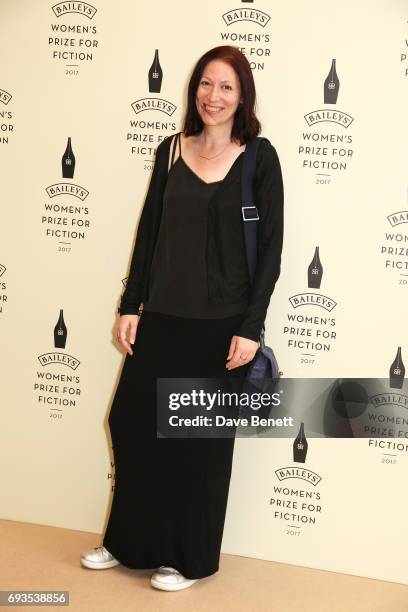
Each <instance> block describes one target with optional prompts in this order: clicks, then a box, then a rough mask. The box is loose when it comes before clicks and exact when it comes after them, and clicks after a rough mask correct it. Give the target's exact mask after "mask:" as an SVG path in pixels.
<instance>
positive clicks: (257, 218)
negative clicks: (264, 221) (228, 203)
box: [241, 206, 259, 221]
mask: <svg viewBox="0 0 408 612" xmlns="http://www.w3.org/2000/svg"><path fill="white" fill-rule="evenodd" d="M246 208H255V211H256V217H249V219H247V218H246V217H245V214H246V213H245V210H244V209H246ZM241 210H242V218H243V219H244V221H258V220H259V215H258V209H257V207H256V206H241Z"/></svg>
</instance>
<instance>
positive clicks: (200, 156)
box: [198, 145, 228, 159]
mask: <svg viewBox="0 0 408 612" xmlns="http://www.w3.org/2000/svg"><path fill="white" fill-rule="evenodd" d="M227 147H228V145H227V146H226V147H224V148H223V150H222V151H220V152H219V153H217V155H213V156H212V157H206V155H200V154H198V157H204V159H214V157H218V155H221V153H224V151H225V149H226V148H227Z"/></svg>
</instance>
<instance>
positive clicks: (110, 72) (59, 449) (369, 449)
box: [0, 0, 408, 584]
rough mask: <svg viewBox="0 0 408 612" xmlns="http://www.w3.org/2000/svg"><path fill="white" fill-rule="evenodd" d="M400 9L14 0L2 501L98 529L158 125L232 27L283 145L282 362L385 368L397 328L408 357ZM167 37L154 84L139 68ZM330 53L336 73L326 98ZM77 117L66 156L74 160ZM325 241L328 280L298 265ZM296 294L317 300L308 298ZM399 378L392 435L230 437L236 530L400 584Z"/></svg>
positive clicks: (276, 302)
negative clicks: (66, 169)
mask: <svg viewBox="0 0 408 612" xmlns="http://www.w3.org/2000/svg"><path fill="white" fill-rule="evenodd" d="M407 9H408V6H407V4H406V0H391V1H390V0H377V1H376V2H373V1H369V0H362V1H361V2H358V3H356V2H352V1H351V0H341V1H340V0H332V1H331V2H327V1H324V0H310V1H309V2H307V3H304V2H301V1H300V0H298V1H297V2H286V3H282V2H278V1H273V0H255V2H253V3H249V2H248V3H244V2H239V1H238V0H217V1H209V2H202V3H193V2H190V1H187V0H185V1H182V0H173V1H172V2H170V3H169V2H164V1H163V0H156V1H153V2H133V1H131V0H119V1H118V2H108V1H107V0H97V1H96V2H92V4H87V3H78V2H65V3H55V4H53V3H52V2H47V1H45V0H36V1H33V0H31V1H29V0H0V48H1V58H2V62H1V64H2V65H1V69H0V125H1V131H0V140H1V147H0V155H1V171H2V178H1V205H2V219H3V226H2V243H1V249H0V274H1V276H0V295H1V301H0V305H1V306H0V311H1V312H0V321H1V338H2V349H3V350H2V358H3V362H2V367H1V371H2V374H3V376H4V380H3V383H2V411H1V428H0V441H1V445H0V448H1V455H2V470H1V491H2V494H1V516H2V517H3V518H6V519H12V520H17V521H28V522H32V523H39V524H44V525H54V526H59V527H66V528H70V529H79V530H84V531H91V532H99V533H101V532H102V531H103V529H104V526H105V521H106V518H107V513H108V509H109V504H110V499H111V491H112V486H113V481H114V466H113V465H112V463H111V461H112V455H111V452H110V451H111V448H110V441H109V440H110V439H109V433H108V426H107V416H108V411H109V407H110V402H111V400H112V397H113V393H114V389H115V386H116V384H117V381H118V375H119V372H120V368H121V365H122V361H123V358H124V354H123V353H122V352H121V351H120V350H119V349H118V346H117V345H116V343H115V339H114V326H115V323H116V320H117V315H116V308H117V306H118V302H119V298H120V295H121V293H122V291H123V288H124V283H125V281H126V276H127V274H128V265H129V261H130V255H131V249H132V247H133V241H134V236H135V231H136V227H137V221H138V218H139V214H140V210H141V207H142V205H143V201H144V196H145V192H146V187H147V183H148V179H149V174H150V171H151V168H152V160H153V158H154V150H155V147H156V146H157V144H158V142H159V141H160V139H162V138H163V137H164V136H166V135H168V134H172V133H174V132H175V131H178V130H179V129H180V127H181V119H182V117H183V111H184V101H185V93H186V85H187V82H188V77H189V74H190V71H191V69H192V67H193V65H194V62H195V61H196V59H197V58H198V57H199V56H200V55H201V54H202V53H203V52H205V51H206V50H207V49H209V48H211V47H213V46H216V45H219V44H234V45H237V46H239V47H241V48H242V49H243V50H244V52H245V53H246V55H247V56H248V59H249V60H250V61H251V62H252V67H253V71H254V77H255V80H256V86H257V94H258V111H259V117H260V119H261V121H262V126H263V130H262V134H263V135H265V136H267V137H268V138H269V139H270V140H271V142H272V143H273V144H274V145H275V147H276V149H277V151H278V154H279V156H280V160H281V164H282V169H283V175H284V185H285V206H286V217H285V240H284V251H283V259H282V274H281V277H280V279H279V281H278V284H277V286H276V290H275V292H274V294H273V297H272V300H271V305H270V308H269V311H268V316H267V320H266V330H267V341H268V343H269V344H271V345H272V346H273V347H274V349H275V351H276V354H277V356H278V359H279V364H280V367H281V369H282V370H283V372H284V375H285V376H288V377H292V376H293V377H294V376H298V377H301V378H306V377H331V376H333V377H357V376H362V377H384V378H386V377H387V376H388V372H389V367H390V365H391V363H392V361H393V360H394V357H395V355H396V352H397V348H398V346H401V347H402V357H403V359H405V362H407V361H408V359H407V356H408V328H407V325H406V311H407V293H408V269H407V261H408V257H407V250H406V249H407V246H408V242H407V240H408V239H407V227H408V226H407V222H408V212H407V211H408V201H407V167H406V159H407V142H408V139H407V123H406V118H407V114H406V108H407V96H406V88H407V83H408V76H407V75H408V59H407V56H408V30H407V20H408V10H407ZM70 26H71V27H70ZM155 49H158V52H159V60H160V65H161V68H162V71H163V81H162V86H161V91H160V92H159V93H157V92H156V93H154V92H149V86H148V72H149V69H150V67H151V66H152V62H153V58H154V54H155ZM71 54H72V55H71ZM333 59H335V60H336V71H337V75H338V78H339V82H340V89H339V94H338V99H337V101H336V102H335V103H333V101H332V102H327V103H325V101H324V97H323V86H324V82H325V79H326V77H327V76H328V74H329V71H330V69H331V65H332V60H333ZM142 99H147V101H149V100H153V102H150V108H147V109H142V110H140V104H141V102H140V101H141V100H142ZM156 99H160V100H162V101H164V102H162V103H160V105H161V108H157V106H158V105H159V103H158V102H157V100H156ZM68 138H71V142H72V150H73V153H74V155H75V160H76V165H75V174H74V176H73V178H63V177H62V171H61V159H62V156H63V153H64V151H65V149H66V146H67V141H68ZM304 147H315V149H314V150H309V151H306V150H305V149H304ZM73 185H75V187H73ZM397 212H398V213H399V215H398V217H397V216H395V215H394V213H397ZM393 215H394V216H393ZM64 220H65V221H64ZM64 223H65V224H66V225H63V224H64ZM62 231H65V232H66V233H65V234H64V233H62ZM56 232H59V234H58V233H56ZM71 232H76V233H75V234H71ZM316 246H319V249H320V260H321V263H322V266H323V270H324V275H323V277H322V285H321V287H320V289H319V290H313V289H308V285H307V270H308V266H309V263H310V262H311V261H312V258H313V254H314V252H315V247H316ZM384 248H385V249H386V250H387V249H390V248H391V249H394V251H388V252H385V251H384ZM397 249H398V251H397ZM404 249H405V250H404ZM299 294H302V295H305V296H307V295H308V296H309V298H307V297H306V298H305V299H309V303H305V304H303V305H301V306H297V305H296V304H298V302H296V298H295V297H294V296H298V295H299ZM315 294H320V295H323V296H325V297H326V298H328V299H329V300H330V304H331V306H330V308H329V309H327V308H326V307H323V306H321V305H318V304H312V303H310V299H311V300H313V299H314V298H313V295H315ZM310 295H312V298H310ZM60 309H62V310H63V315H64V321H65V325H66V329H67V337H66V346H65V347H64V348H56V347H55V346H54V328H55V326H56V324H57V321H58V318H59V314H60ZM294 316H296V320H293V318H294ZM306 317H316V319H313V320H311V321H309V322H308V321H307V320H306ZM324 317H326V320H323V318H324ZM290 327H292V328H293V329H292V333H289V331H288V329H287V328H290ZM302 329H303V330H306V329H310V330H311V331H310V333H311V336H310V338H305V337H304V336H303V337H301V336H300V335H299V334H300V333H301V332H300V331H298V330H302ZM333 332H335V336H334V335H333ZM324 335H328V338H324ZM305 339H308V340H310V341H311V342H313V344H312V345H310V346H299V345H296V342H295V341H299V340H305ZM316 341H319V342H320V341H322V344H320V345H316V344H315V343H316ZM41 385H42V387H41ZM393 393H394V395H393V396H392V397H391V396H389V397H388V398H386V399H385V400H384V405H382V406H379V407H378V408H377V409H373V410H372V412H373V415H374V417H376V418H377V417H378V418H379V420H384V419H385V418H387V417H389V416H390V415H393V416H392V419H394V420H392V421H391V423H390V422H389V423H388V425H387V426H388V427H394V426H395V418H394V417H395V416H396V415H397V416H399V417H400V419H401V424H399V425H398V431H400V432H401V433H400V434H398V435H399V436H400V440H396V439H394V437H392V436H393V434H392V432H391V435H390V437H388V436H387V437H383V438H382V437H381V438H378V437H373V438H360V439H355V440H351V439H322V438H321V439H317V438H310V439H309V450H308V456H307V461H306V463H305V464H302V463H294V462H293V461H292V457H291V453H292V444H293V438H287V439H279V440H273V439H243V438H240V439H237V441H236V447H235V449H236V450H235V456H234V468H233V475H232V480H231V488H230V498H229V503H228V512H227V518H226V525H225V531H224V540H223V548H222V551H223V552H225V553H232V554H237V555H244V556H249V557H256V558H260V559H271V560H276V561H282V562H286V563H293V564H297V565H305V566H309V567H315V568H321V569H326V570H332V571H340V572H345V573H348V574H355V575H361V576H368V577H372V578H381V579H384V580H389V581H395V582H401V583H405V584H406V583H407V582H408V580H407V577H408V563H407V557H406V550H407V547H408V541H407V536H406V533H405V528H404V526H403V525H404V518H405V510H406V508H407V505H408V496H407V487H406V477H407V469H408V458H407V450H408V440H407V432H408V427H407V423H406V419H405V412H406V407H407V405H408V403H407V402H408V394H407V384H406V381H405V384H404V386H403V388H402V389H401V390H399V391H394V392H393ZM395 394H396V395H395ZM395 403H399V404H400V407H399V408H398V407H397V406H395V405H394V404H395ZM404 406H405V407H404ZM374 413H376V414H374ZM305 431H306V437H307V432H308V430H307V422H306V423H305ZM296 433H297V431H296V432H294V435H296ZM396 442H398V445H396V444H395V443H396ZM283 467H286V468H290V469H292V473H291V475H292V477H290V478H286V477H284V476H282V474H283V472H282V471H281V468H283ZM170 469H171V467H170ZM170 477H171V474H170ZM166 503H167V500H165V499H163V504H164V505H165V504H166ZM303 504H306V505H303ZM78 553H79V551H78ZM271 580H273V576H271Z"/></svg>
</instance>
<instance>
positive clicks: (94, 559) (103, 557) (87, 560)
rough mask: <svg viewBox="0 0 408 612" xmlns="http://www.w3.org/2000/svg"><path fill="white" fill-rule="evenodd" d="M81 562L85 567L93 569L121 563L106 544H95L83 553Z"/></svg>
mask: <svg viewBox="0 0 408 612" xmlns="http://www.w3.org/2000/svg"><path fill="white" fill-rule="evenodd" d="M81 563H82V565H83V566H84V567H89V568H91V569H107V568H108V567H115V565H120V561H118V560H117V559H115V557H114V556H113V555H112V554H111V553H110V552H109V550H107V549H106V548H105V547H104V546H95V547H94V548H91V549H90V550H87V551H86V552H83V553H82V554H81Z"/></svg>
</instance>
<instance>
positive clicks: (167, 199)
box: [144, 134, 248, 319]
mask: <svg viewBox="0 0 408 612" xmlns="http://www.w3.org/2000/svg"><path fill="white" fill-rule="evenodd" d="M178 143H179V156H178V158H177V160H176V162H175V163H174V164H173V165H172V166H171V168H170V172H169V175H168V179H167V183H166V188H165V191H164V194H163V212H162V218H161V222H160V228H159V233H158V237H157V243H156V247H155V250H154V254H153V259H152V265H151V271H150V284H149V299H148V300H147V301H146V302H145V303H144V308H145V309H146V310H148V311H149V310H151V311H156V312H162V313H166V314H171V315H176V316H182V317H196V318H204V319H211V318H218V317H219V318H223V317H228V316H233V315H236V314H239V313H243V312H244V311H245V309H246V307H247V305H248V301H240V302H237V303H234V304H212V305H211V304H209V302H208V286H207V269H206V256H205V254H206V245H207V222H208V202H209V200H210V198H211V197H212V195H213V194H214V192H215V191H216V190H217V188H218V187H219V186H220V185H221V183H223V182H224V181H225V179H226V177H227V176H229V175H230V173H232V172H238V170H239V169H240V168H241V165H242V156H243V153H241V154H240V155H239V156H238V157H237V158H236V159H235V161H234V163H233V164H232V166H231V168H230V169H229V171H228V173H227V174H226V176H225V177H224V179H223V180H221V181H214V182H211V183H207V182H206V181H204V180H203V179H201V178H200V177H199V176H198V175H197V174H195V172H193V170H191V168H190V167H189V166H188V165H187V164H186V163H185V161H184V159H183V158H182V156H181V145H180V135H179V134H178ZM176 145H177V143H176ZM174 150H175V147H174Z"/></svg>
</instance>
